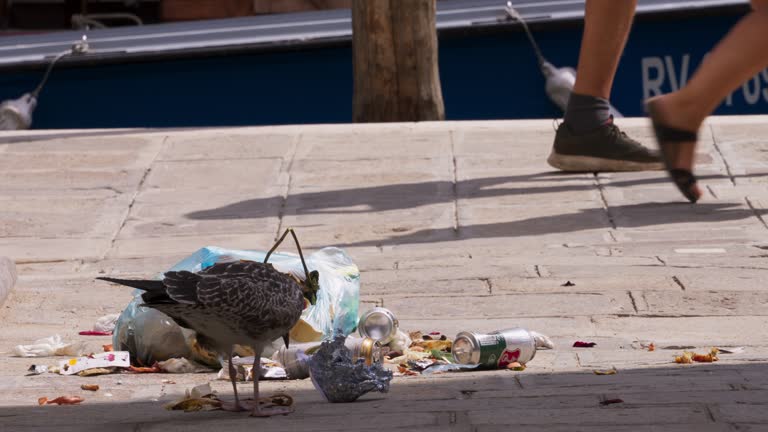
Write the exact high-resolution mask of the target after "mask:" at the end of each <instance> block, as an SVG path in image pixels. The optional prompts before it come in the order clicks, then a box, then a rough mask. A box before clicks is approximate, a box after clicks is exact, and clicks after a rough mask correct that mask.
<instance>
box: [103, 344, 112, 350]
mask: <svg viewBox="0 0 768 432" xmlns="http://www.w3.org/2000/svg"><path fill="white" fill-rule="evenodd" d="M101 349H103V350H104V352H112V351H114V350H113V349H112V344H106V345H102V346H101Z"/></svg>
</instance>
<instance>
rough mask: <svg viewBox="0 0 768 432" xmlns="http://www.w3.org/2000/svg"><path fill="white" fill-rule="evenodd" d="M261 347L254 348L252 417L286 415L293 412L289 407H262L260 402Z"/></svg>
mask: <svg viewBox="0 0 768 432" xmlns="http://www.w3.org/2000/svg"><path fill="white" fill-rule="evenodd" d="M261 351H262V348H261V347H253V353H254V357H253V401H254V406H253V411H251V417H270V416H273V415H285V414H290V413H292V412H293V408H291V407H289V406H266V407H264V408H262V407H261V404H260V402H259V378H260V377H261Z"/></svg>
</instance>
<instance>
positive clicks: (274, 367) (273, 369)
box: [216, 357, 288, 381]
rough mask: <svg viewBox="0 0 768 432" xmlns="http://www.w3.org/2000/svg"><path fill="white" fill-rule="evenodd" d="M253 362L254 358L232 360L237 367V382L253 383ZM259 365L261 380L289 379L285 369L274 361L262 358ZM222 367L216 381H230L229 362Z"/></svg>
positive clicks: (222, 363) (223, 362) (222, 364)
mask: <svg viewBox="0 0 768 432" xmlns="http://www.w3.org/2000/svg"><path fill="white" fill-rule="evenodd" d="M253 360H254V358H253V357H236V358H233V359H232V364H233V365H234V366H235V371H237V375H236V377H235V379H236V380H237V381H253ZM259 363H260V366H261V371H260V374H259V378H260V379H261V378H264V379H284V378H287V377H288V376H287V374H286V373H285V369H283V367H282V366H281V365H280V364H279V363H277V362H275V361H274V360H272V359H268V358H263V357H262V358H261V359H260V362H259ZM221 366H222V367H221V370H220V371H219V373H218V375H217V377H216V379H220V380H225V381H229V380H230V378H229V362H227V361H222V362H221Z"/></svg>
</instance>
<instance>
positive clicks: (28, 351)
mask: <svg viewBox="0 0 768 432" xmlns="http://www.w3.org/2000/svg"><path fill="white" fill-rule="evenodd" d="M266 255H267V254H265V253H264V252H260V251H238V250H228V249H222V248H215V247H206V248H202V249H200V250H198V251H197V252H195V253H194V254H192V255H191V256H189V257H188V258H186V259H184V260H183V261H181V262H179V263H178V264H176V265H175V266H174V267H172V268H171V269H170V270H171V271H189V272H199V271H200V270H201V269H205V268H207V267H209V266H212V265H214V264H216V263H221V262H231V261H238V260H249V261H260V262H261V261H263V260H264V259H265V256H266ZM271 257H272V261H270V263H272V264H273V266H274V268H275V269H277V270H278V271H280V272H283V273H288V274H292V275H295V276H296V277H298V278H300V277H302V276H303V275H304V274H306V269H304V268H303V264H302V261H301V260H300V259H299V257H298V256H295V255H292V254H282V253H276V254H274V255H271ZM306 263H307V267H309V268H311V269H312V270H313V271H315V270H317V271H318V272H319V275H320V277H319V285H320V289H319V291H318V292H317V302H316V303H315V304H314V305H308V306H307V307H306V308H305V310H304V311H303V313H302V314H301V319H300V320H299V322H298V323H297V324H296V325H295V326H294V327H293V329H291V331H290V333H289V335H288V338H289V339H288V341H287V342H288V344H287V345H286V343H285V342H284V340H283V338H280V339H278V340H275V341H274V342H273V343H272V344H271V345H270V346H268V347H267V349H266V350H265V351H264V352H263V353H262V357H261V358H259V359H258V362H256V363H257V365H259V370H258V371H254V362H255V360H256V359H255V357H254V352H253V351H252V350H251V349H250V348H249V347H240V346H237V347H235V353H234V354H235V355H234V356H233V357H232V365H231V366H230V364H229V360H228V358H224V356H223V355H222V353H217V352H212V351H210V350H208V349H206V348H204V347H203V346H202V345H201V344H200V343H199V342H198V340H197V335H196V334H195V332H194V331H193V330H190V329H186V328H182V327H180V326H179V325H178V324H177V323H176V322H175V321H173V320H172V319H171V318H169V317H168V316H166V315H164V314H163V313H161V312H159V311H158V310H155V309H151V308H148V307H144V306H142V305H141V304H142V298H141V293H142V291H140V290H136V291H135V293H134V297H133V299H132V300H131V301H130V303H129V304H128V305H127V307H126V308H125V309H124V310H123V311H122V313H120V314H113V315H106V316H104V317H101V318H99V319H98V320H97V321H96V323H95V324H94V326H93V329H91V330H85V331H82V332H79V334H80V335H83V336H109V335H111V336H112V343H111V344H104V345H103V346H102V351H103V352H98V353H96V352H92V349H93V348H92V347H90V346H89V344H88V343H86V342H85V341H79V342H74V343H67V342H65V341H64V340H62V338H61V337H60V336H59V335H54V336H51V337H48V338H44V339H40V340H37V341H35V342H34V343H32V344H30V345H19V346H17V347H15V349H14V351H13V352H14V355H16V356H19V357H27V358H39V357H50V356H64V357H67V358H66V359H64V360H60V361H57V362H56V363H55V364H42V363H41V362H39V361H36V362H35V364H32V365H31V366H30V367H29V369H28V370H27V372H28V373H27V375H40V374H45V373H55V374H59V375H66V376H72V375H77V376H80V377H89V376H95V375H104V374H113V373H125V374H135V373H185V374H186V373H214V372H216V371H218V375H217V378H218V379H220V380H227V381H229V380H230V379H231V378H230V373H229V371H230V367H232V368H234V370H235V372H236V373H235V374H234V376H235V379H236V380H237V381H253V380H254V374H255V373H258V374H259V375H258V376H257V377H258V379H267V380H286V379H289V380H294V379H307V378H310V379H311V380H312V383H313V384H314V386H315V388H316V389H317V390H318V391H320V392H321V394H323V396H324V397H325V398H326V400H328V401H329V402H352V401H355V400H357V399H358V398H359V397H360V396H362V395H363V394H366V393H368V392H371V391H378V392H384V393H386V392H387V391H388V390H389V386H390V383H391V380H392V378H393V377H395V376H400V377H403V376H428V375H431V374H440V373H448V372H459V371H468V370H488V369H495V370H499V369H506V370H512V371H523V370H525V368H526V365H527V364H528V363H529V362H530V361H531V360H533V359H534V357H535V356H536V352H537V351H538V350H540V349H553V348H554V344H553V343H552V341H551V340H550V339H549V338H548V337H547V336H544V335H542V334H540V333H537V332H535V331H529V330H526V329H523V328H508V329H503V330H498V331H492V332H489V333H481V332H474V331H462V332H459V333H458V334H457V335H455V337H453V338H450V337H448V336H447V335H445V334H443V333H441V332H440V331H427V332H422V331H410V332H407V331H404V330H402V329H401V328H400V323H399V321H398V319H397V317H396V316H395V314H394V313H393V312H392V311H390V310H388V309H385V308H381V307H376V308H372V309H370V310H368V311H365V312H364V313H363V314H361V315H360V316H359V318H358V306H359V289H360V282H359V280H360V279H359V278H360V274H359V270H358V268H357V266H355V264H354V263H353V262H352V260H351V259H350V258H349V257H348V256H347V255H346V254H345V253H344V252H343V251H342V250H341V249H337V248H324V249H321V250H319V251H317V252H315V253H313V254H311V255H309V256H308V257H307V260H306ZM355 330H357V335H353V334H352V333H353V332H354V331H355ZM595 346H596V343H595V342H588V341H576V342H574V344H573V347H574V348H579V349H581V348H593V347H595ZM643 348H644V349H647V350H648V351H654V350H655V349H656V348H655V346H654V344H653V343H650V344H646V345H643ZM667 348H669V347H667ZM719 352H725V353H728V351H726V350H718V349H717V348H712V350H711V351H710V352H709V353H707V354H696V353H694V352H689V351H685V352H684V353H683V354H682V355H681V356H677V357H675V362H676V363H682V364H687V363H694V362H705V363H711V362H715V361H717V360H718V357H717V354H718V353H719ZM593 372H594V373H595V374H597V375H612V374H616V373H617V370H616V369H615V368H611V369H605V370H594V371H593ZM163 383H173V381H171V380H163ZM80 388H81V389H82V390H84V391H98V390H99V386H98V385H95V384H87V383H86V384H82V385H80ZM617 400H618V399H617ZM83 401H84V398H83V397H81V396H60V397H57V398H53V399H48V398H47V397H41V398H40V399H39V400H38V404H39V405H49V404H59V405H61V404H69V405H74V404H80V403H82V402H83ZM619 401H620V400H619ZM604 403H605V404H611V403H619V402H616V401H614V400H606V401H604ZM258 404H263V405H265V406H275V407H277V406H283V407H290V406H292V404H293V400H292V399H291V398H290V397H289V396H287V395H274V396H271V397H269V398H260V399H259V401H258ZM165 407H166V408H167V409H169V410H183V411H200V410H209V409H220V408H221V407H222V403H221V401H220V400H219V399H218V397H217V396H216V395H215V393H214V392H213V391H212V390H211V387H210V385H209V384H206V385H202V386H198V387H195V388H193V389H191V390H187V392H186V394H185V395H184V397H182V398H181V399H179V400H177V401H175V402H172V403H170V404H167V405H166V406H165Z"/></svg>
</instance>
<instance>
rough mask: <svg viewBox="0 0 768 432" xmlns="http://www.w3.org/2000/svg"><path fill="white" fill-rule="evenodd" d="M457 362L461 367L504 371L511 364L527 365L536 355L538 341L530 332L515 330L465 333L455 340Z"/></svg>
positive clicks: (457, 336) (454, 354)
mask: <svg viewBox="0 0 768 432" xmlns="http://www.w3.org/2000/svg"><path fill="white" fill-rule="evenodd" d="M452 352H453V359H454V360H455V362H456V363H458V364H463V365H478V367H480V368H483V369H503V368H506V367H507V366H509V364H510V363H514V362H518V363H520V364H523V365H524V364H526V363H527V362H529V361H530V360H531V359H533V357H534V356H535V355H536V341H535V340H534V337H533V335H532V334H531V333H530V332H529V331H528V330H526V329H523V328H513V329H507V330H498V331H494V332H491V333H475V332H466V331H465V332H461V333H459V334H458V335H456V338H455V339H454V341H453V349H452Z"/></svg>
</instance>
